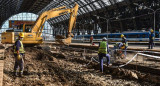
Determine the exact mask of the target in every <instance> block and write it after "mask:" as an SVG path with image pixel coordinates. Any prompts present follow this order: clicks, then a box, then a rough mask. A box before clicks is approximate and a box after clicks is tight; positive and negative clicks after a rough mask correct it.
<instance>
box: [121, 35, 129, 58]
mask: <svg viewBox="0 0 160 86" xmlns="http://www.w3.org/2000/svg"><path fill="white" fill-rule="evenodd" d="M121 38H122V44H123V47H121V49H123V50H124V55H125V57H126V50H127V47H128V42H127V39H126V37H125V36H124V35H123V34H121Z"/></svg>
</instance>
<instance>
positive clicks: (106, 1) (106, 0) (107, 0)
mask: <svg viewBox="0 0 160 86" xmlns="http://www.w3.org/2000/svg"><path fill="white" fill-rule="evenodd" d="M102 1H103V2H104V3H105V4H106V5H111V3H110V2H109V0H102Z"/></svg>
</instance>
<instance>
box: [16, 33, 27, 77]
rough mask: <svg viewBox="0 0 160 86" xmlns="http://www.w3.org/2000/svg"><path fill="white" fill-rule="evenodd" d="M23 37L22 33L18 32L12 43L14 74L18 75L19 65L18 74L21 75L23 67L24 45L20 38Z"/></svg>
mask: <svg viewBox="0 0 160 86" xmlns="http://www.w3.org/2000/svg"><path fill="white" fill-rule="evenodd" d="M23 38H24V33H22V32H21V33H19V38H18V40H17V41H16V42H15V44H14V57H15V64H14V75H15V76H18V74H17V72H18V67H19V76H23V69H24V60H23V59H24V53H25V51H24V47H23V43H22V40H23Z"/></svg>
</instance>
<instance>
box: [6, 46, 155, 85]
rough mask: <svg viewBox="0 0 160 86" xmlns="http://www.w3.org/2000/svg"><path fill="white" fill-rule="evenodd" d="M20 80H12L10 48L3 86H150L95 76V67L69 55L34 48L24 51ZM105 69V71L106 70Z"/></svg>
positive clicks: (97, 74)
mask: <svg viewBox="0 0 160 86" xmlns="http://www.w3.org/2000/svg"><path fill="white" fill-rule="evenodd" d="M25 51H26V54H25V59H24V61H25V66H24V77H14V76H13V66H14V56H13V47H9V48H7V49H6V53H5V64H4V79H3V85H4V86H9V85H13V86H35V85H36V86H39V85H40V86H68V85H69V86H75V85H78V86H106V85H107V86H117V85H127V86H128V85H129V86H135V85H136V86H141V85H146V86H149V85H154V84H151V83H147V82H137V81H132V80H126V79H120V78H114V77H113V76H111V75H109V74H102V73H100V72H99V65H98V64H96V63H94V62H91V64H90V65H89V66H84V67H83V66H82V65H84V64H87V63H88V62H90V61H89V60H86V59H83V57H80V55H79V57H75V56H73V54H72V55H70V53H71V52H70V51H67V50H66V51H61V52H60V53H56V52H57V51H56V50H55V51H53V52H51V51H47V50H43V49H37V48H35V47H33V48H31V47H27V48H25ZM106 69H107V68H105V70H106Z"/></svg>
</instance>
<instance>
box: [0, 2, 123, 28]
mask: <svg viewBox="0 0 160 86" xmlns="http://www.w3.org/2000/svg"><path fill="white" fill-rule="evenodd" d="M121 1H123V0H0V25H2V24H3V22H4V21H5V20H7V19H8V18H9V17H11V16H12V15H15V14H18V13H21V12H31V13H35V14H40V13H42V12H43V11H45V10H49V9H51V8H57V7H60V6H64V5H65V6H67V7H68V8H71V7H73V6H74V3H75V2H76V3H78V4H79V6H80V7H79V11H78V15H83V14H85V13H87V12H90V11H95V10H97V9H101V8H103V7H105V6H107V5H112V4H115V3H118V2H121ZM68 17H69V16H68V15H67V16H63V17H61V18H59V19H56V20H55V22H60V21H63V20H65V19H68ZM55 22H54V23H55ZM51 23H52V22H51Z"/></svg>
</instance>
